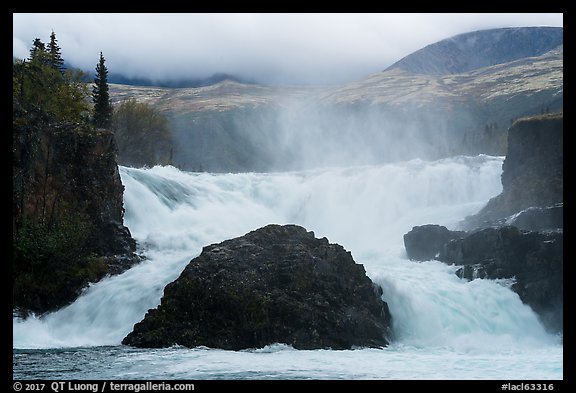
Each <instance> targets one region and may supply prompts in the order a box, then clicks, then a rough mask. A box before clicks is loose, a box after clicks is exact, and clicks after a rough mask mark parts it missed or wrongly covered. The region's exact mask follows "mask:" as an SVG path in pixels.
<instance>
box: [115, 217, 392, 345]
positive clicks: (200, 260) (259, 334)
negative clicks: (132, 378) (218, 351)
mask: <svg viewBox="0 0 576 393" xmlns="http://www.w3.org/2000/svg"><path fill="white" fill-rule="evenodd" d="M381 295H382V289H381V288H380V287H379V286H377V285H375V284H374V283H373V282H372V281H371V280H370V279H369V278H368V277H367V276H366V272H365V270H364V267H363V266H362V265H359V264H356V263H355V262H354V260H353V259H352V255H351V254H350V252H348V251H346V250H345V249H344V248H343V247H342V246H340V245H337V244H330V243H329V242H328V240H327V239H326V238H322V239H318V238H315V237H314V233H313V232H307V231H306V230H305V229H304V228H302V227H299V226H296V225H284V226H280V225H268V226H266V227H263V228H260V229H258V230H255V231H252V232H250V233H248V234H246V235H244V236H241V237H238V238H235V239H230V240H226V241H224V242H222V243H219V244H213V245H210V246H207V247H204V249H203V250H202V253H201V254H200V256H198V257H197V258H194V259H193V260H192V261H190V263H189V264H188V266H186V268H185V269H184V271H183V272H182V274H181V275H180V277H178V279H176V280H175V281H174V282H172V283H171V284H168V285H167V286H166V288H165V289H164V296H163V297H162V300H161V304H160V305H159V306H158V308H156V309H152V310H149V311H148V313H147V314H146V316H145V317H144V319H143V320H142V321H141V322H139V323H137V324H136V325H135V326H134V329H133V331H132V332H131V333H130V334H129V335H128V336H127V337H126V338H125V339H124V340H123V342H122V343H123V344H127V345H133V346H137V347H168V346H172V345H176V344H178V345H184V346H187V347H196V346H208V347H213V348H223V349H232V350H239V349H244V348H261V347H263V346H265V345H269V344H274V343H284V344H288V345H291V346H293V347H294V348H297V349H318V348H331V349H350V348H352V347H354V346H360V347H364V346H366V347H382V346H386V345H387V344H388V338H389V336H390V326H391V317H390V312H389V311H388V306H387V304H386V303H385V302H384V301H383V300H382V298H381Z"/></svg>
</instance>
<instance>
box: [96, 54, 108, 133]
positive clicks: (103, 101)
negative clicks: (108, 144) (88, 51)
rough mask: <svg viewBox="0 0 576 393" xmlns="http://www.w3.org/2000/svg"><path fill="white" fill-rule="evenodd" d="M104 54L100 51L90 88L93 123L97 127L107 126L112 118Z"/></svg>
mask: <svg viewBox="0 0 576 393" xmlns="http://www.w3.org/2000/svg"><path fill="white" fill-rule="evenodd" d="M105 61H106V60H105V59H104V56H102V52H100V61H99V62H98V64H97V65H96V77H95V78H94V87H93V88H92V101H93V102H94V117H93V121H94V125H95V126H96V127H99V128H108V127H109V126H110V122H111V120H112V104H111V102H110V95H109V93H108V69H107V68H106V64H105Z"/></svg>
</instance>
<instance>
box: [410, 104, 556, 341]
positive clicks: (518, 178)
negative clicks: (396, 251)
mask: <svg viewBox="0 0 576 393" xmlns="http://www.w3.org/2000/svg"><path fill="white" fill-rule="evenodd" d="M502 169H503V171H502V186H503V187H502V188H503V190H502V193H501V194H500V195H498V196H496V197H494V198H492V199H491V200H490V201H489V202H488V203H487V205H486V206H485V207H484V208H483V209H482V210H481V211H480V212H478V214H476V215H474V216H471V217H467V218H466V219H465V220H464V221H463V223H462V225H461V227H463V228H465V229H467V230H468V232H465V233H464V235H463V234H462V232H456V231H449V230H448V229H447V228H444V227H439V226H434V225H422V226H419V227H414V228H413V229H412V230H411V231H410V232H408V233H407V234H406V235H404V243H405V246H406V253H407V255H408V256H409V257H410V259H415V260H426V259H437V260H440V261H443V262H445V263H448V264H455V265H458V266H462V267H461V268H460V269H458V270H457V271H456V274H457V275H458V276H459V277H461V278H464V279H467V280H473V279H476V278H486V279H500V278H510V279H514V284H513V285H512V290H514V291H515V292H516V293H518V295H519V296H520V299H521V300H522V301H523V302H524V303H526V304H528V305H530V307H532V309H533V310H534V311H535V312H536V313H537V314H538V316H539V317H540V319H541V320H542V322H543V324H544V326H545V327H546V328H547V329H548V330H549V331H551V332H562V331H563V263H564V262H563V261H564V253H563V242H564V240H563V193H562V192H563V116H562V114H561V113H559V114H552V115H544V116H539V117H535V118H525V119H521V120H519V121H517V122H515V123H514V125H513V126H512V127H511V128H510V130H509V134H508V154H507V155H506V159H505V160H504V164H503V168H502ZM450 237H452V238H451V239H450ZM445 239H447V240H446V241H444V240H445ZM422 250H425V253H423V252H422ZM418 257H422V258H418Z"/></svg>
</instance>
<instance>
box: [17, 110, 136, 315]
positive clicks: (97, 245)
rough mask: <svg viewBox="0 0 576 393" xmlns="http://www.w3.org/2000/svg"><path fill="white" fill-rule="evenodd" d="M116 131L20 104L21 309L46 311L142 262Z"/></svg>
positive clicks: (19, 221)
mask: <svg viewBox="0 0 576 393" xmlns="http://www.w3.org/2000/svg"><path fill="white" fill-rule="evenodd" d="M123 192H124V186H123V185H122V182H121V179H120V174H119V172H118V165H117V163H116V145H115V142H114V138H113V134H112V133H111V132H109V131H106V130H96V129H94V128H92V127H91V126H89V125H87V124H74V123H62V122H56V121H54V120H53V119H52V118H50V116H48V115H47V114H45V113H44V112H42V111H40V110H39V109H35V108H33V107H31V108H28V109H24V108H22V107H21V106H19V105H18V103H17V102H16V101H15V102H14V115H13V198H12V201H13V209H12V210H13V216H12V219H13V221H12V223H13V245H14V250H15V251H14V254H13V267H14V269H13V275H14V292H13V295H14V308H15V309H17V310H20V311H21V312H23V313H24V314H25V313H26V312H28V311H32V312H35V313H40V314H41V313H44V312H47V311H53V310H55V309H58V308H60V307H62V306H64V305H66V304H68V303H70V302H72V301H73V300H75V299H76V297H77V296H79V294H80V293H81V291H82V289H83V288H85V287H86V286H87V285H88V284H89V283H90V282H95V281H98V280H99V279H101V278H102V277H104V276H105V275H106V274H116V273H120V272H122V271H125V270H126V269H128V268H129V267H130V266H132V265H133V264H134V263H137V262H138V261H139V260H140V257H139V256H137V255H136V254H135V250H136V242H135V240H134V239H133V238H132V237H131V235H130V231H129V230H128V228H126V227H125V226H124V225H123V216H124V208H123Z"/></svg>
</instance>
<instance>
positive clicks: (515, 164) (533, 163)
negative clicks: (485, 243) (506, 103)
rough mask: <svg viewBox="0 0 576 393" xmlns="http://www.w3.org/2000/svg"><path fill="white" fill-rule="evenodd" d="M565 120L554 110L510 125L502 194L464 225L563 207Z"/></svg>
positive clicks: (503, 166) (489, 222) (491, 221)
mask: <svg viewBox="0 0 576 393" xmlns="http://www.w3.org/2000/svg"><path fill="white" fill-rule="evenodd" d="M563 119H564V117H563V113H562V112H560V113H553V114H547V115H542V116H535V117H528V118H523V119H520V120H518V121H516V122H515V123H514V124H513V125H512V127H510V129H509V130H508V151H507V153H506V158H505V159H504V164H503V165H502V193H500V194H499V195H497V196H496V197H494V198H492V199H491V200H490V201H488V203H487V204H486V206H485V207H484V208H482V209H481V210H480V211H479V212H478V213H477V214H476V215H474V216H471V217H468V218H467V220H466V221H465V222H464V223H463V226H464V227H466V228H468V229H470V228H474V227H478V226H489V225H491V224H493V223H496V224H497V223H498V222H500V223H501V222H502V220H503V219H512V218H513V217H511V216H512V215H514V214H517V213H521V212H523V211H524V210H527V209H529V208H535V207H536V208H550V207H553V206H556V207H557V208H561V206H562V203H563V191H564V186H563V184H564V182H563V176H564V155H563V153H564V121H563ZM544 213H546V211H545V212H544ZM550 213H552V212H550Z"/></svg>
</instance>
